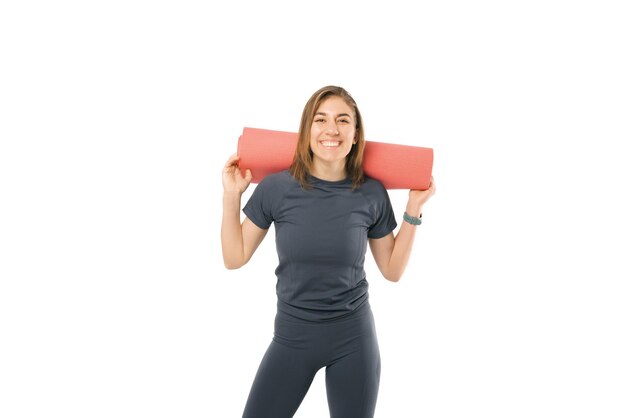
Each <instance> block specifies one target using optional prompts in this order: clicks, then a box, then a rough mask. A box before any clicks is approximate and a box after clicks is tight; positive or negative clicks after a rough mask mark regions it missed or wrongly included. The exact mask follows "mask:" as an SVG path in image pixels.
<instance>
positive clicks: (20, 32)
mask: <svg viewBox="0 0 626 418" xmlns="http://www.w3.org/2000/svg"><path fill="white" fill-rule="evenodd" d="M619 3H620V2H618V1H614V2H611V1H593V2H592V1H549V0H542V1H524V2H522V1H518V2H513V1H507V2H503V1H475V2H465V1H435V2H433V1H430V2H421V1H419V2H412V3H409V2H406V3H402V2H394V1H385V2H382V1H378V2H359V3H358V4H357V2H352V3H346V2H340V1H326V0H317V1H315V2H306V3H302V4H300V3H298V2H288V1H282V2H281V1H264V2H252V1H250V2H242V1H229V2H219V4H218V3H216V2H212V3H209V2H201V1H196V2H192V1H176V2H173V1H170V2H167V1H153V2H148V1H129V0H125V1H108V2H80V1H57V2H34V1H19V2H18V1H7V2H3V3H2V5H1V6H0V60H1V65H0V73H1V77H0V139H1V147H0V199H1V205H0V211H1V216H0V278H1V281H0V339H1V341H0V351H1V353H0V394H1V395H0V416H2V417H7V418H9V417H10V418H13V417H51V416H55V417H56V416H59V417H66V418H67V417H133V418H134V417H186V418H190V417H238V416H241V412H242V410H243V406H244V404H245V401H246V398H247V395H248V390H249V387H250V384H251V383H252V379H253V377H254V374H255V373H256V368H257V366H258V364H259V362H260V360H261V357H262V355H263V353H264V351H265V349H266V347H267V345H268V344H269V342H270V340H271V337H272V326H273V322H272V321H273V317H274V313H275V293H274V292H275V289H274V285H275V276H274V273H273V271H274V268H275V265H276V254H275V250H274V242H273V241H274V232H273V229H272V231H270V233H269V234H268V236H267V238H266V240H265V241H264V242H263V243H262V245H261V247H260V248H259V250H258V252H257V254H255V257H254V258H253V259H252V260H251V262H250V263H249V264H248V265H246V266H244V267H243V268H242V269H240V270H236V271H228V270H226V269H225V268H224V267H223V265H222V259H221V250H220V241H219V235H220V234H219V230H220V222H221V214H222V206H221V203H222V201H221V198H222V196H221V191H222V188H221V187H222V186H221V169H222V166H223V164H224V162H225V161H226V159H227V158H228V156H229V155H230V154H232V153H234V152H235V151H236V142H237V138H238V136H239V135H240V134H241V131H242V129H243V127H244V126H250V127H257V128H266V129H275V130H286V131H296V130H297V127H298V123H299V118H300V114H301V111H302V108H303V106H304V103H305V102H306V100H307V99H308V97H309V96H310V95H311V94H312V93H313V92H314V91H315V90H317V89H318V88H320V87H322V86H324V85H327V84H337V85H340V86H343V87H345V88H346V89H348V91H350V92H351V93H352V94H353V96H354V97H355V99H356V100H357V103H358V104H359V107H360V109H361V112H362V114H363V117H364V121H365V129H366V131H365V132H366V138H368V139H371V140H375V141H381V142H391V143H400V144H409V145H417V146H426V147H432V148H434V150H435V167H434V176H435V179H436V182H437V187H438V192H437V194H436V195H435V197H434V198H433V199H432V200H431V201H430V202H429V203H428V204H427V207H426V208H425V211H424V224H423V226H422V227H421V228H420V230H419V234H418V236H417V238H416V242H415V247H414V252H413V255H412V258H411V260H410V263H409V266H408V268H407V270H406V273H405V275H404V277H403V278H402V280H401V281H400V282H399V283H391V282H387V281H385V280H384V279H383V278H382V276H381V275H380V273H379V272H378V270H377V269H376V267H375V265H374V263H373V260H372V259H371V258H369V254H368V259H367V263H366V269H367V271H368V278H369V281H370V298H371V303H372V307H373V310H374V314H375V318H376V325H377V330H378V337H379V343H380V347H381V352H382V361H383V370H382V379H381V388H380V394H379V398H378V407H377V417H382V418H388V417H394V418H395V417H428V418H436V417H455V418H456V417H481V418H484V417H498V418H500V417H507V418H508V417H550V418H552V417H603V418H608V417H624V416H626V400H625V398H624V394H625V393H626V356H625V355H624V353H625V352H626V336H625V330H626V304H625V303H624V300H625V297H626V285H625V283H624V280H625V279H626V274H625V273H626V271H625V268H624V262H623V258H624V252H625V251H624V248H625V242H624V236H625V233H626V228H625V222H624V217H625V216H626V214H625V213H626V207H625V205H624V203H623V200H624V199H623V196H622V194H623V189H624V180H625V179H626V172H625V170H624V152H623V151H619V152H618V147H619V146H621V147H622V148H621V149H623V144H622V143H623V142H624V140H625V139H626V123H625V115H626V99H625V98H626V82H625V80H626V77H625V76H624V74H626V59H625V51H626V42H625V41H624V39H626V29H625V28H626V26H625V25H624V22H625V19H626V15H625V14H624V12H623V11H621V10H620V9H619V8H618V4H619ZM409 4H410V5H411V7H409ZM253 187H254V186H251V187H250V188H249V189H248V191H246V194H245V195H244V197H243V203H245V201H246V200H247V199H248V198H249V196H250V193H251V191H252V189H253ZM406 194H407V192H406V191H403V190H402V191H401V190H393V191H390V195H391V198H392V201H393V204H394V208H395V209H396V216H397V217H398V219H400V217H401V214H402V211H403V209H404V205H405V203H406ZM272 228H273V227H272ZM323 377H324V375H323V370H322V371H321V372H320V373H319V374H318V375H317V377H316V379H315V381H314V383H313V385H312V387H311V389H310V391H309V393H308V395H307V397H306V398H305V400H304V402H303V404H302V406H301V408H300V410H299V411H298V413H297V414H296V417H298V418H304V417H315V418H318V417H324V416H328V412H327V411H328V410H327V404H326V398H325V392H324V390H325V389H324V383H323V380H324V379H323Z"/></svg>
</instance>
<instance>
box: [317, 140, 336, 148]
mask: <svg viewBox="0 0 626 418" xmlns="http://www.w3.org/2000/svg"><path fill="white" fill-rule="evenodd" d="M320 143H321V144H322V145H323V146H324V147H325V148H337V147H338V146H339V144H340V142H339V141H321V142H320Z"/></svg>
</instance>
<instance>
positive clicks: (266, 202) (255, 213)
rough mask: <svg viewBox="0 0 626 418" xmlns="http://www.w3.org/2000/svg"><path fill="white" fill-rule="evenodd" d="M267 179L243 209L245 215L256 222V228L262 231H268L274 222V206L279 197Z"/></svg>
mask: <svg viewBox="0 0 626 418" xmlns="http://www.w3.org/2000/svg"><path fill="white" fill-rule="evenodd" d="M269 180H270V179H269V178H268V177H266V178H265V179H263V180H261V182H260V183H259V184H257V186H256V187H255V188H254V191H253V192H252V196H250V199H248V202H247V203H246V206H245V207H244V208H243V213H245V214H246V216H247V217H248V218H249V219H250V220H251V221H252V222H254V224H255V225H256V226H258V227H259V228H262V229H268V228H269V227H270V225H271V224H272V222H273V221H274V212H275V211H274V208H273V204H274V203H275V202H276V201H277V200H278V197H279V196H276V193H275V192H274V190H275V189H276V188H275V187H272V182H271V181H269Z"/></svg>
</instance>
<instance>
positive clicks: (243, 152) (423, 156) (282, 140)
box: [237, 128, 433, 190]
mask: <svg viewBox="0 0 626 418" xmlns="http://www.w3.org/2000/svg"><path fill="white" fill-rule="evenodd" d="M297 142H298V134H297V133H293V132H284V131H272V130H268V129H258V128H243V134H242V135H241V136H240V137H239V142H238V144H237V154H239V167H240V168H241V171H242V172H243V173H245V171H246V169H248V168H249V169H250V171H252V182H253V183H258V182H260V181H261V180H263V178H264V177H265V176H267V175H269V174H273V173H277V172H279V171H282V170H285V169H287V168H289V166H291V163H292V162H293V156H294V154H295V152H296V144H297ZM432 169H433V149H432V148H424V147H415V146H410V145H399V144H388V143H384V142H374V141H365V152H364V155H363V171H364V172H365V174H366V175H367V176H369V177H372V178H375V179H377V180H379V181H380V182H381V183H382V184H383V186H385V188H387V189H416V190H426V189H427V188H428V186H429V185H430V176H431V174H432Z"/></svg>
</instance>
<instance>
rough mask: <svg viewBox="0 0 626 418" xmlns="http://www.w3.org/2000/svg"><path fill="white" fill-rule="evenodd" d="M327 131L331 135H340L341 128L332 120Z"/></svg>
mask: <svg viewBox="0 0 626 418" xmlns="http://www.w3.org/2000/svg"><path fill="white" fill-rule="evenodd" d="M326 132H328V133H329V134H330V135H339V130H338V129H337V125H336V124H335V123H333V122H330V123H329V124H328V126H327V127H326Z"/></svg>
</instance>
